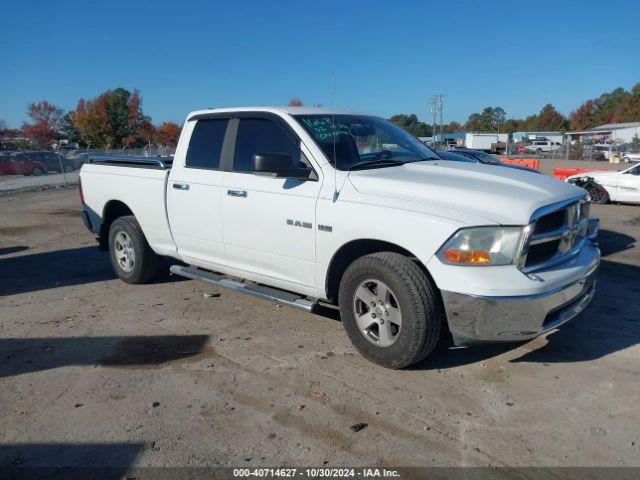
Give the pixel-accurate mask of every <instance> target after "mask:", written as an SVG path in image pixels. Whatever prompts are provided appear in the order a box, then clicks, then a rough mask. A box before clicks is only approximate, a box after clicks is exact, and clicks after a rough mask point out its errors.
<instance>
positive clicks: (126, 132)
mask: <svg viewBox="0 0 640 480" xmlns="http://www.w3.org/2000/svg"><path fill="white" fill-rule="evenodd" d="M72 119H73V125H74V126H75V128H76V129H77V130H78V132H79V133H80V138H81V139H82V141H84V142H85V143H90V144H91V145H92V146H94V147H97V148H119V147H123V148H127V147H138V146H143V145H145V144H147V143H149V142H150V141H153V138H152V137H153V127H152V125H151V120H150V118H149V117H148V116H146V115H145V114H144V113H143V112H142V96H141V95H140V92H139V91H138V90H134V91H133V92H130V91H129V90H126V89H124V88H116V89H114V90H107V91H106V92H104V93H102V94H100V95H99V96H98V97H96V98H94V99H92V100H84V99H80V101H79V102H78V106H77V107H76V109H75V111H74V112H73V114H72Z"/></svg>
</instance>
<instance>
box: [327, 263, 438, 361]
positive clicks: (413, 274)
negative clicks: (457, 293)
mask: <svg viewBox="0 0 640 480" xmlns="http://www.w3.org/2000/svg"><path fill="white" fill-rule="evenodd" d="M339 303H340V316H341V318H342V323H343V325H344V328H345V330H346V331H347V334H348V336H349V339H350V340H351V342H352V343H353V345H354V346H355V347H356V349H357V350H358V351H359V352H360V353H361V354H362V355H363V356H364V357H365V358H367V359H368V360H370V361H372V362H374V363H377V364H379V365H382V366H384V367H388V368H402V367H406V366H409V365H412V364H414V363H416V362H419V361H420V360H422V359H423V358H425V357H426V356H427V355H429V353H431V351H432V350H433V349H434V347H435V346H436V344H437V342H438V338H439V336H440V329H441V328H442V321H443V318H444V313H443V312H444V310H443V307H442V302H441V300H440V297H439V295H438V294H437V290H436V288H435V286H434V285H433V284H432V282H431V280H430V279H429V278H428V277H427V275H426V274H425V272H423V271H422V270H421V269H420V268H419V267H418V266H417V265H416V263H415V262H413V261H411V260H410V259H409V258H407V257H405V256H404V255H400V254H398V253H394V252H379V253H372V254H370V255H366V256H363V257H360V258H359V259H357V260H355V261H354V262H353V263H352V264H351V265H349V267H348V268H347V270H346V271H345V273H344V275H343V277H342V280H341V282H340V293H339Z"/></svg>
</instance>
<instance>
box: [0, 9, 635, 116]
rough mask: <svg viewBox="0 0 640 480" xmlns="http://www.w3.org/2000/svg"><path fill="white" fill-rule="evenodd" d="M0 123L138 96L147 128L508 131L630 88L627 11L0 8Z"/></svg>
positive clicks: (631, 14) (631, 28) (631, 41)
mask: <svg viewBox="0 0 640 480" xmlns="http://www.w3.org/2000/svg"><path fill="white" fill-rule="evenodd" d="M2 15H3V20H4V21H3V22H2V23H3V26H2V28H1V29H0V45H1V47H0V119H3V120H5V121H7V123H8V124H9V126H10V127H14V128H15V127H19V126H20V125H21V123H22V122H23V121H25V120H27V115H26V106H27V104H28V103H29V102H32V101H39V100H44V99H46V100H48V101H49V102H52V103H54V104H56V105H58V106H60V107H62V108H64V109H65V110H70V109H74V108H75V106H76V105H77V102H78V100H79V99H80V98H85V99H89V98H93V97H95V96H97V95H98V94H100V93H101V92H103V91H105V90H107V89H112V88H115V87H118V86H122V87H125V88H127V89H130V90H132V89H134V88H137V89H139V90H140V92H141V93H142V97H143V100H144V104H143V110H144V111H145V113H146V114H148V115H150V116H151V117H152V119H153V121H154V123H160V122H163V121H176V122H178V123H182V122H183V121H184V118H185V117H186V115H187V113H188V112H189V111H191V110H196V109H200V108H209V107H223V106H246V105H284V104H286V103H287V102H288V101H289V99H291V98H292V97H299V98H300V99H302V101H303V102H304V103H305V105H313V104H322V105H324V106H326V107H330V106H331V105H332V90H333V88H332V85H333V76H334V75H335V85H336V89H335V103H336V107H337V108H341V109H352V110H356V111H361V112H367V113H372V114H377V115H382V116H387V117H388V116H391V115H393V114H396V113H415V114H417V115H418V117H420V118H421V119H422V120H426V121H430V120H429V118H430V114H429V105H428V102H429V99H430V98H431V97H432V96H433V95H434V94H439V93H440V94H444V95H446V96H445V98H444V117H445V122H449V121H452V120H455V121H458V122H461V123H464V121H465V120H466V119H467V117H468V116H469V114H470V113H473V112H479V111H481V110H482V109H483V108H484V107H486V106H501V107H502V108H504V109H505V110H506V111H507V117H513V118H520V117H524V116H527V115H530V114H533V113H537V112H538V111H539V110H540V109H541V108H542V107H543V106H544V105H545V104H546V103H552V104H554V105H555V106H556V107H557V108H558V109H559V110H560V111H561V112H562V113H564V114H569V113H570V112H571V110H573V109H574V108H576V107H577V106H578V105H579V104H580V103H582V102H584V101H585V100H588V99H590V98H594V97H597V96H599V95H600V94H601V93H603V92H607V91H611V90H613V89H614V88H617V87H623V88H626V89H630V88H631V87H632V86H633V85H634V84H635V83H637V82H640V3H638V1H637V0H635V1H624V0H609V1H607V2H604V3H603V2H595V1H553V2H549V1H544V0H539V1H536V2H521V1H518V2H513V1H484V2H483V1H474V2H471V1H456V2H444V1H440V2H428V1H419V0H415V1H411V0H407V1H400V0H396V1H377V0H368V1H358V0H351V1H339V0H326V1H303V0H300V1H278V0H270V1H251V0H240V1H228V0H227V1H188V2H186V1H182V2H176V1H175V0H172V1H165V0H155V1H149V2H143V1H135V0H130V1H122V2H120V1H116V0H111V1H95V2H94V1H68V0H56V1H50V0H43V1H29V0H21V1H17V0H2Z"/></svg>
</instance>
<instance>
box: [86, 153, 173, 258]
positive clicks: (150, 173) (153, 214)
mask: <svg viewBox="0 0 640 480" xmlns="http://www.w3.org/2000/svg"><path fill="white" fill-rule="evenodd" d="M172 160H173V158H172V157H112V156H96V157H91V158H90V160H89V163H86V164H85V165H83V166H82V169H81V170H80V180H81V182H82V190H83V193H84V201H85V204H86V207H87V208H88V209H89V217H90V219H91V224H92V226H93V227H96V225H94V223H97V224H98V226H99V224H100V223H101V222H102V221H103V219H104V217H105V215H106V213H107V211H108V209H109V208H111V207H113V205H115V204H116V203H120V204H124V205H125V206H126V207H127V208H128V209H129V210H131V212H132V214H133V215H135V217H136V219H137V220H138V223H139V224H140V227H141V228H142V231H143V232H144V234H145V236H146V238H147V240H148V242H149V245H150V246H151V248H153V250H154V251H156V253H158V254H161V255H167V254H171V253H175V244H174V242H173V238H172V237H171V231H170V229H169V222H168V218H167V200H166V199H167V196H166V188H167V181H168V178H169V171H170V168H171V165H172Z"/></svg>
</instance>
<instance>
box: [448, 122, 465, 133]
mask: <svg viewBox="0 0 640 480" xmlns="http://www.w3.org/2000/svg"><path fill="white" fill-rule="evenodd" d="M446 128H447V133H457V132H462V131H464V128H463V127H462V125H460V124H459V123H458V122H449V125H447V127H446Z"/></svg>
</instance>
